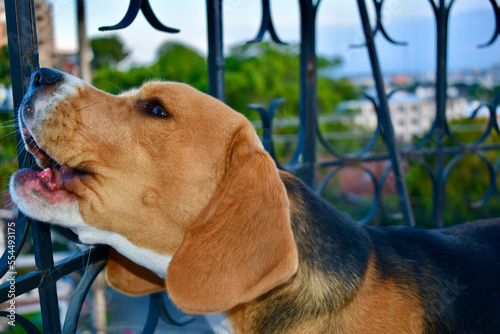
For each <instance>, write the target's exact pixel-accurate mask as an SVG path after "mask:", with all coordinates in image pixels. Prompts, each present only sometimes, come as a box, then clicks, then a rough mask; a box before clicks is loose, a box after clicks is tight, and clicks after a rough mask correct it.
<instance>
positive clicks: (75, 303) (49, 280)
mask: <svg viewBox="0 0 500 334" xmlns="http://www.w3.org/2000/svg"><path fill="white" fill-rule="evenodd" d="M422 1H424V0H422ZM320 2H321V1H320V0H316V1H313V0H299V6H300V27H301V29H300V104H299V118H300V125H299V129H298V144H297V147H296V149H295V152H294V154H293V156H292V158H291V160H290V161H289V162H288V163H282V162H280V161H277V162H278V165H279V166H280V167H281V168H284V169H287V170H290V171H291V172H293V173H295V174H298V175H300V176H301V177H302V178H303V180H304V181H305V182H306V183H307V184H308V185H309V186H310V187H312V188H313V189H316V190H317V191H318V192H320V193H321V192H323V191H324V190H325V189H326V188H327V186H328V183H329V181H330V180H331V178H333V177H334V176H335V175H337V173H338V172H339V170H341V169H343V168H347V167H355V168H359V169H361V170H363V171H365V172H366V173H368V175H369V179H370V180H371V182H372V183H373V185H374V187H373V188H374V200H373V205H372V208H371V209H370V210H369V212H368V214H367V215H366V216H365V217H363V218H362V219H361V222H364V223H368V222H370V221H372V220H373V218H374V216H375V214H376V212H377V211H378V209H379V207H380V205H381V199H382V196H383V194H382V188H383V186H384V183H385V182H387V179H388V175H390V174H391V175H394V182H395V186H396V190H397V195H398V199H399V207H400V209H401V217H402V221H403V222H404V224H406V225H415V223H414V215H413V213H412V206H411V203H410V200H409V196H408V190H407V184H406V182H405V175H404V173H403V169H402V166H403V165H405V164H408V163H410V162H411V163H416V164H420V165H421V166H422V167H423V168H424V169H425V170H426V171H427V173H428V175H429V178H430V179H431V181H432V186H433V188H432V189H433V190H432V198H433V205H432V210H433V212H432V226H433V227H441V226H443V224H444V222H443V208H444V202H445V186H446V183H447V180H448V177H449V175H450V171H451V170H452V169H453V168H454V166H456V164H457V163H458V162H459V161H460V160H461V159H463V158H464V157H465V156H467V155H474V156H477V157H479V158H480V159H481V160H482V161H483V162H484V163H485V164H486V166H487V170H488V173H489V179H490V184H489V188H488V191H487V193H486V195H485V196H484V197H483V199H482V200H480V201H479V202H477V203H475V204H476V205H482V204H484V203H486V202H487V201H488V200H489V199H490V198H491V197H492V196H494V195H495V196H496V195H498V190H497V185H496V179H497V177H498V172H499V169H500V157H499V158H497V159H496V161H495V162H494V163H492V162H490V160H489V159H487V158H486V156H485V152H488V151H492V150H495V151H497V150H499V149H500V145H496V144H486V143H485V141H486V139H487V137H488V136H489V135H490V134H493V133H496V134H497V135H500V129H499V125H498V122H497V115H496V109H497V107H498V104H499V101H500V100H499V99H500V98H499V97H496V98H495V99H494V100H493V102H491V103H490V104H488V105H486V107H487V108H488V110H489V113H490V115H489V120H488V122H487V127H486V129H485V131H484V133H483V135H482V136H481V137H480V138H479V139H478V140H476V141H474V142H472V143H464V142H461V141H460V140H459V139H458V138H456V137H455V136H454V135H453V133H452V132H451V131H450V126H449V124H448V121H447V119H446V101H447V95H446V88H447V56H448V55H447V38H448V18H449V13H450V8H451V7H452V6H453V4H454V0H451V1H449V2H446V1H445V0H435V1H433V0H428V2H429V4H430V7H431V10H432V11H433V12H434V14H435V22H436V27H437V29H436V31H437V54H436V64H437V68H436V78H437V80H436V82H435V91H436V98H435V99H436V114H435V115H436V118H435V121H434V123H433V125H432V128H431V130H430V131H429V132H428V133H427V134H426V135H425V136H424V138H423V139H422V140H421V141H420V142H419V143H418V144H416V145H413V146H412V147H409V148H405V149H399V148H398V147H397V146H396V141H395V135H394V130H393V126H392V123H391V116H390V112H389V103H388V97H390V95H391V93H389V94H387V93H386V91H385V89H384V77H383V74H382V71H381V69H380V63H379V59H378V53H377V47H376V44H375V42H374V37H375V34H376V33H377V32H380V33H381V34H382V35H383V36H384V37H385V38H386V39H387V40H388V41H389V42H391V43H393V44H396V45H401V44H402V45H404V43H401V42H397V41H395V40H394V39H392V38H391V37H390V36H389V35H388V33H387V31H386V29H385V27H384V25H383V22H382V13H383V4H384V0H373V3H374V7H375V11H376V23H375V25H374V26H375V29H373V28H372V26H373V24H370V22H369V15H368V11H367V7H366V3H365V0H357V7H358V9H359V14H360V18H361V22H362V28H363V34H364V36H365V40H366V44H365V45H364V46H365V47H366V49H367V51H368V55H369V59H370V64H371V69H372V74H373V78H374V82H375V88H376V97H370V99H371V101H372V103H373V105H374V106H375V109H376V114H377V121H378V125H377V126H376V129H375V131H374V134H373V137H372V139H371V140H370V141H369V142H368V144H367V145H366V146H365V147H364V148H362V149H360V150H359V151H357V152H355V153H350V154H342V153H340V152H339V151H338V150H337V149H336V148H335V147H333V146H332V145H331V144H330V143H329V142H328V141H327V140H326V139H325V138H324V136H323V134H322V132H321V131H320V128H319V125H318V112H317V92H316V83H317V68H316V64H317V63H316V60H317V59H316V58H317V57H316V16H317V13H318V10H319V6H320ZM489 3H490V4H491V6H492V8H493V12H494V15H495V20H496V23H495V31H494V34H493V35H492V37H491V38H490V40H489V41H488V42H487V43H485V44H484V45H482V46H481V47H486V46H488V45H491V44H492V43H494V42H495V40H496V38H497V36H498V34H499V33H500V9H499V7H498V4H497V3H496V2H495V1H494V0H489ZM262 8H263V9H262V13H263V14H262V23H261V26H260V29H259V32H258V33H257V36H256V37H255V39H254V40H252V41H251V42H260V41H261V40H262V38H263V36H264V34H265V32H266V31H268V32H269V33H270V36H271V39H272V40H273V41H274V42H276V43H283V42H282V41H281V39H280V38H279V37H278V35H277V32H276V29H275V27H274V25H273V21H272V17H271V11H270V3H269V0H262ZM5 10H6V17H7V30H8V41H9V50H10V60H11V72H12V86H13V95H14V104H15V106H16V107H17V106H19V104H20V102H21V100H22V97H23V95H24V92H25V91H26V88H27V86H28V82H29V78H30V74H31V73H32V72H33V71H34V70H36V69H37V68H38V66H39V64H38V53H37V36H36V27H35V16H34V3H33V0H5ZM140 10H142V12H143V14H144V15H145V17H146V19H147V20H148V21H149V23H150V24H151V25H152V26H153V27H154V28H156V29H159V30H161V31H164V32H166V33H175V32H178V30H177V29H174V28H170V27H167V26H165V25H164V24H163V23H161V22H160V21H159V20H158V19H157V18H156V16H155V14H154V12H153V10H152V8H151V6H150V5H149V1H148V0H142V1H141V0H131V1H130V5H129V8H128V11H127V13H126V15H125V17H124V18H123V20H122V21H121V22H119V23H118V24H117V25H115V26H111V27H103V28H101V29H102V30H111V29H122V28H125V27H127V26H128V25H130V23H132V21H133V20H134V19H135V17H136V16H137V14H138V12H139V11H140ZM222 14H223V13H222V3H221V0H206V15H207V32H208V38H207V40H208V74H209V92H210V94H211V95H213V96H214V97H216V98H219V99H221V100H224V54H223V30H222V22H223V18H222ZM358 47H359V46H358ZM276 98H279V97H276ZM281 102H282V101H281V100H279V99H278V100H275V101H273V103H271V105H270V106H269V108H265V107H263V106H261V105H251V106H249V107H250V108H253V109H257V110H258V111H259V114H260V115H261V117H262V121H263V127H264V135H263V142H264V145H265V147H266V149H268V150H269V151H270V152H271V154H272V155H273V157H274V158H275V159H276V155H275V154H274V147H273V140H272V124H273V119H274V115H275V110H276V107H277V106H278V105H279V103H281ZM474 115H475V113H474ZM380 138H382V139H383V141H384V143H385V146H386V148H387V151H386V153H378V152H373V150H372V148H373V146H374V144H375V142H376V141H377V140H378V139H380ZM17 139H18V141H20V140H21V138H20V136H19V134H18V138H17ZM447 140H448V141H450V142H451V143H452V146H450V145H445V141H447ZM318 143H319V145H320V146H322V147H323V149H324V150H326V152H328V154H329V156H328V159H321V161H319V159H318V157H317V149H318ZM21 146H22V145H21ZM21 146H20V147H21ZM415 156H434V157H435V165H434V166H431V165H429V164H426V163H425V162H422V161H421V160H419V159H415V158H414V157H415ZM18 161H19V164H20V167H21V168H23V167H30V166H33V165H34V164H33V161H32V159H31V157H30V156H29V155H28V154H27V153H26V152H25V151H24V150H22V149H21V150H20V151H19V160H18ZM373 161H389V162H390V163H389V166H388V167H387V169H386V170H385V171H384V172H383V173H382V175H381V176H379V177H377V176H376V175H375V174H374V173H373V172H372V171H370V170H369V169H368V168H366V167H365V166H364V163H366V162H373ZM322 168H323V169H324V168H327V169H329V171H328V172H327V173H326V175H325V176H324V177H323V179H321V180H320V179H319V178H318V174H317V171H318V170H319V169H322ZM30 228H31V238H32V243H33V249H34V255H35V261H36V269H35V270H34V271H33V272H30V273H28V274H25V275H23V276H21V277H17V273H16V272H15V266H14V265H13V262H12V259H14V258H16V257H17V256H18V255H19V253H20V251H21V248H22V247H23V244H24V243H25V241H26V239H27V236H28V234H29V230H30ZM58 231H59V232H60V233H62V234H63V235H64V236H66V237H68V238H69V239H70V240H73V241H76V239H77V238H76V236H75V235H74V234H73V233H72V232H70V231H69V230H65V229H62V228H59V229H58ZM51 241H52V239H51V230H50V227H49V226H48V225H46V224H43V223H40V222H36V221H32V220H30V219H27V218H26V217H25V216H24V215H23V214H22V213H19V215H18V218H17V221H16V224H15V228H14V227H12V229H11V230H9V232H8V244H7V249H6V250H5V252H4V253H3V255H2V257H1V258H0V277H7V278H11V277H12V278H13V280H10V281H7V282H6V283H5V284H3V285H2V286H0V303H3V302H7V304H4V305H7V306H8V305H9V304H8V303H9V300H10V299H11V296H12V292H14V294H15V295H16V296H19V295H21V294H23V293H26V292H28V291H31V290H34V289H38V292H39V296H40V308H41V313H42V320H43V331H44V332H45V333H60V332H61V331H62V332H64V333H72V332H75V331H76V328H77V327H76V326H77V323H78V318H79V314H80V310H81V307H82V304H83V301H84V299H85V296H86V295H87V293H88V291H89V288H90V286H91V284H92V282H93V281H94V279H95V278H96V276H97V275H98V273H99V272H100V271H101V270H102V269H103V268H104V266H105V259H106V255H107V251H108V249H107V247H91V248H89V249H88V250H87V251H85V252H83V253H81V254H78V255H76V256H72V257H71V258H70V259H66V260H63V261H61V262H59V263H54V261H53V252H52V243H51ZM82 269H86V270H85V273H84V275H83V277H82V279H81V280H80V283H79V285H78V287H77V288H76V291H75V293H74V294H73V296H72V299H71V302H70V305H69V308H68V311H67V315H66V319H65V321H64V322H63V324H62V325H61V321H60V317H59V308H58V298H57V291H56V286H55V284H56V282H57V281H58V280H59V279H60V278H61V277H63V276H65V275H67V274H69V273H71V272H74V271H77V270H82ZM164 303H165V301H164V298H162V296H161V294H154V295H152V296H151V297H150V309H149V315H148V317H147V319H145V327H144V329H143V333H152V332H153V331H154V330H155V327H156V325H157V323H158V319H159V318H162V319H163V320H164V321H166V322H168V323H171V324H174V325H179V326H180V325H184V324H186V323H188V322H189V319H188V318H182V319H181V320H175V319H173V318H172V317H171V316H170V315H169V314H168V312H167V311H166V308H165V304H164ZM6 308H7V309H6V310H5V311H1V312H0V316H2V317H7V318H8V317H9V316H12V314H11V313H10V310H9V308H8V307H6ZM15 319H16V324H17V325H19V326H21V327H23V328H24V329H25V330H26V331H27V332H30V333H38V332H39V330H38V329H37V328H36V327H35V326H34V325H33V324H32V323H31V322H29V321H28V320H27V319H25V318H23V317H22V316H21V315H19V314H16V315H15Z"/></svg>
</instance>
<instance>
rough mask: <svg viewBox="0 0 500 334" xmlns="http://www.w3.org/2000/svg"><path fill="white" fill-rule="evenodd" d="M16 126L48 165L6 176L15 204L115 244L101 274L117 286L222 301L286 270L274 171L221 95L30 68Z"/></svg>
mask: <svg viewBox="0 0 500 334" xmlns="http://www.w3.org/2000/svg"><path fill="white" fill-rule="evenodd" d="M19 128H20V131H21V133H22V135H23V139H24V142H25V146H26V148H27V150H28V151H29V152H31V153H32V154H33V155H34V157H35V158H36V160H37V163H38V165H39V166H40V167H42V168H45V170H43V171H42V172H36V171H33V170H29V169H25V170H20V171H19V172H17V173H16V174H14V175H13V176H12V178H11V184H10V190H11V194H12V197H13V199H14V201H15V202H16V204H17V205H18V207H19V208H20V209H21V210H22V211H23V212H24V213H25V214H27V215H28V216H30V217H33V218H35V219H38V220H40V221H44V222H48V223H52V224H58V225H61V226H65V227H68V228H70V229H72V230H73V231H74V232H75V233H76V234H77V235H78V236H79V238H80V240H81V241H82V242H84V243H88V244H96V243H99V244H108V245H110V246H111V247H113V248H114V249H115V250H116V251H111V252H110V258H109V261H108V268H107V277H108V280H109V282H110V283H111V284H112V285H113V286H114V287H115V288H117V289H118V290H121V291H123V292H126V293H129V294H142V293H149V292H153V291H159V290H161V289H164V288H165V286H166V288H167V290H168V292H169V294H170V296H171V298H172V300H173V301H174V302H175V303H176V304H177V305H178V306H179V307H180V308H181V309H183V310H184V311H186V312H191V313H208V312H219V311H222V310H227V309H230V308H232V307H233V306H236V305H238V304H240V303H244V302H248V301H250V300H253V299H255V298H256V297H258V296H259V295H261V294H263V293H265V292H267V291H269V290H271V289H273V288H274V287H276V286H278V285H280V284H283V283H284V282H286V281H287V280H288V279H289V278H290V277H291V276H292V275H293V274H294V273H295V272H296V269H297V251H296V247H295V243H294V241H293V235H292V231H291V228H290V221H289V212H288V211H289V208H288V205H289V203H288V198H287V194H286V190H285V187H284V185H283V183H282V182H281V180H280V178H279V173H278V170H277V168H276V166H275V164H274V162H273V161H272V159H271V158H270V156H269V155H268V154H267V153H266V152H265V150H264V149H263V147H262V144H261V143H260V140H259V138H258V136H257V135H256V134H255V131H254V130H253V128H252V126H251V124H250V123H249V122H248V121H247V120H246V119H245V118H244V117H243V116H242V115H241V114H239V113H237V112H235V111H233V110H232V109H231V108H229V107H228V106H226V105H225V104H223V103H222V102H220V101H218V100H216V99H214V98H211V97H209V96H208V95H205V94H203V93H201V92H199V91H197V90H195V89H193V88H191V87H189V86H187V85H184V84H180V83H173V82H149V83H146V84H144V85H143V86H142V87H141V88H140V89H137V90H132V91H129V92H126V93H123V94H121V95H118V96H115V95H110V94H107V93H105V92H103V91H100V90H98V89H96V88H94V87H92V86H91V85H89V84H87V83H85V82H83V81H81V80H79V79H77V78H75V77H72V76H70V75H68V74H64V73H61V72H57V71H53V70H50V69H40V70H37V71H36V72H34V73H33V75H32V78H31V83H30V87H29V89H28V92H27V93H26V95H25V97H24V100H23V102H22V105H21V107H20V108H19ZM137 264H138V265H140V266H137ZM143 267H145V268H148V269H145V268H143ZM167 267H168V272H167ZM151 271H152V272H154V273H155V274H156V275H154V274H152V273H151ZM160 277H161V278H160ZM165 283H166V284H165Z"/></svg>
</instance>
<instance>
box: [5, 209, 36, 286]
mask: <svg viewBox="0 0 500 334" xmlns="http://www.w3.org/2000/svg"><path fill="white" fill-rule="evenodd" d="M8 229H9V226H7V231H8ZM29 229H30V223H29V221H28V218H27V217H26V216H25V215H24V214H22V213H21V212H19V213H18V215H17V220H16V223H15V227H14V230H15V232H14V237H15V239H14V241H13V242H14V244H13V245H9V240H11V238H9V237H8V235H9V234H8V235H7V236H6V237H7V238H8V241H7V243H6V247H5V251H4V252H3V254H2V257H1V258H0V277H3V276H4V275H5V273H6V272H7V271H9V268H10V264H9V258H12V257H11V256H14V258H16V259H17V256H18V255H19V253H20V252H21V249H22V247H23V245H24V242H25V241H26V236H27V235H28V232H29Z"/></svg>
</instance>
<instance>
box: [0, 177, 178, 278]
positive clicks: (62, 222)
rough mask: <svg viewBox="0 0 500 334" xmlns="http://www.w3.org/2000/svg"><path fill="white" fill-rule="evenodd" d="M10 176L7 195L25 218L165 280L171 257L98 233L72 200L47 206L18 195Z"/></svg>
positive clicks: (119, 236) (34, 199)
mask: <svg viewBox="0 0 500 334" xmlns="http://www.w3.org/2000/svg"><path fill="white" fill-rule="evenodd" d="M14 177H15V176H13V177H12V178H11V182H10V194H11V197H12V200H13V201H14V203H16V204H17V206H18V207H19V209H20V210H21V211H22V212H24V213H25V214H26V215H27V216H29V217H32V218H34V219H37V220H40V221H43V222H46V223H50V224H55V225H59V226H64V227H67V228H70V229H71V230H72V231H73V232H75V233H76V234H77V235H78V238H79V239H80V241H81V242H83V243H85V244H89V245H94V244H103V245H109V246H111V247H113V248H114V249H116V250H117V251H118V252H119V253H120V254H122V255H123V256H125V257H127V258H129V259H130V260H132V261H133V262H135V263H137V264H140V265H141V266H143V267H145V268H148V269H149V270H151V271H152V272H154V273H155V274H157V275H158V276H160V277H161V278H165V277H166V275H167V268H168V265H169V264H170V261H171V260H172V257H170V256H166V255H160V254H157V253H155V252H153V251H151V250H149V249H145V248H141V247H138V246H136V245H134V244H133V243H131V242H130V241H128V240H127V238H125V237H124V236H122V235H120V234H117V233H115V232H110V231H103V230H99V229H97V228H95V227H93V226H91V225H89V224H87V223H86V222H85V221H84V220H83V217H82V216H81V214H80V210H79V209H78V202H77V201H76V200H74V201H69V200H68V201H64V202H59V203H55V204H52V205H48V204H47V203H44V202H43V200H41V199H39V198H37V197H35V196H33V197H32V196H29V195H24V196H22V195H21V194H19V193H18V191H17V190H16V187H14V183H15V182H14Z"/></svg>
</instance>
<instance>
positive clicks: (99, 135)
mask: <svg viewBox="0 0 500 334" xmlns="http://www.w3.org/2000/svg"><path fill="white" fill-rule="evenodd" d="M76 123H77V124H79V125H81V126H83V127H84V128H86V129H88V130H90V131H92V132H93V133H95V134H96V135H97V136H98V137H99V138H101V139H103V140H104V141H106V142H107V143H108V144H110V142H109V140H108V138H106V137H105V136H103V135H102V134H100V133H99V132H97V131H96V130H94V129H92V128H91V127H90V126H88V125H87V124H84V123H82V122H80V121H76Z"/></svg>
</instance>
